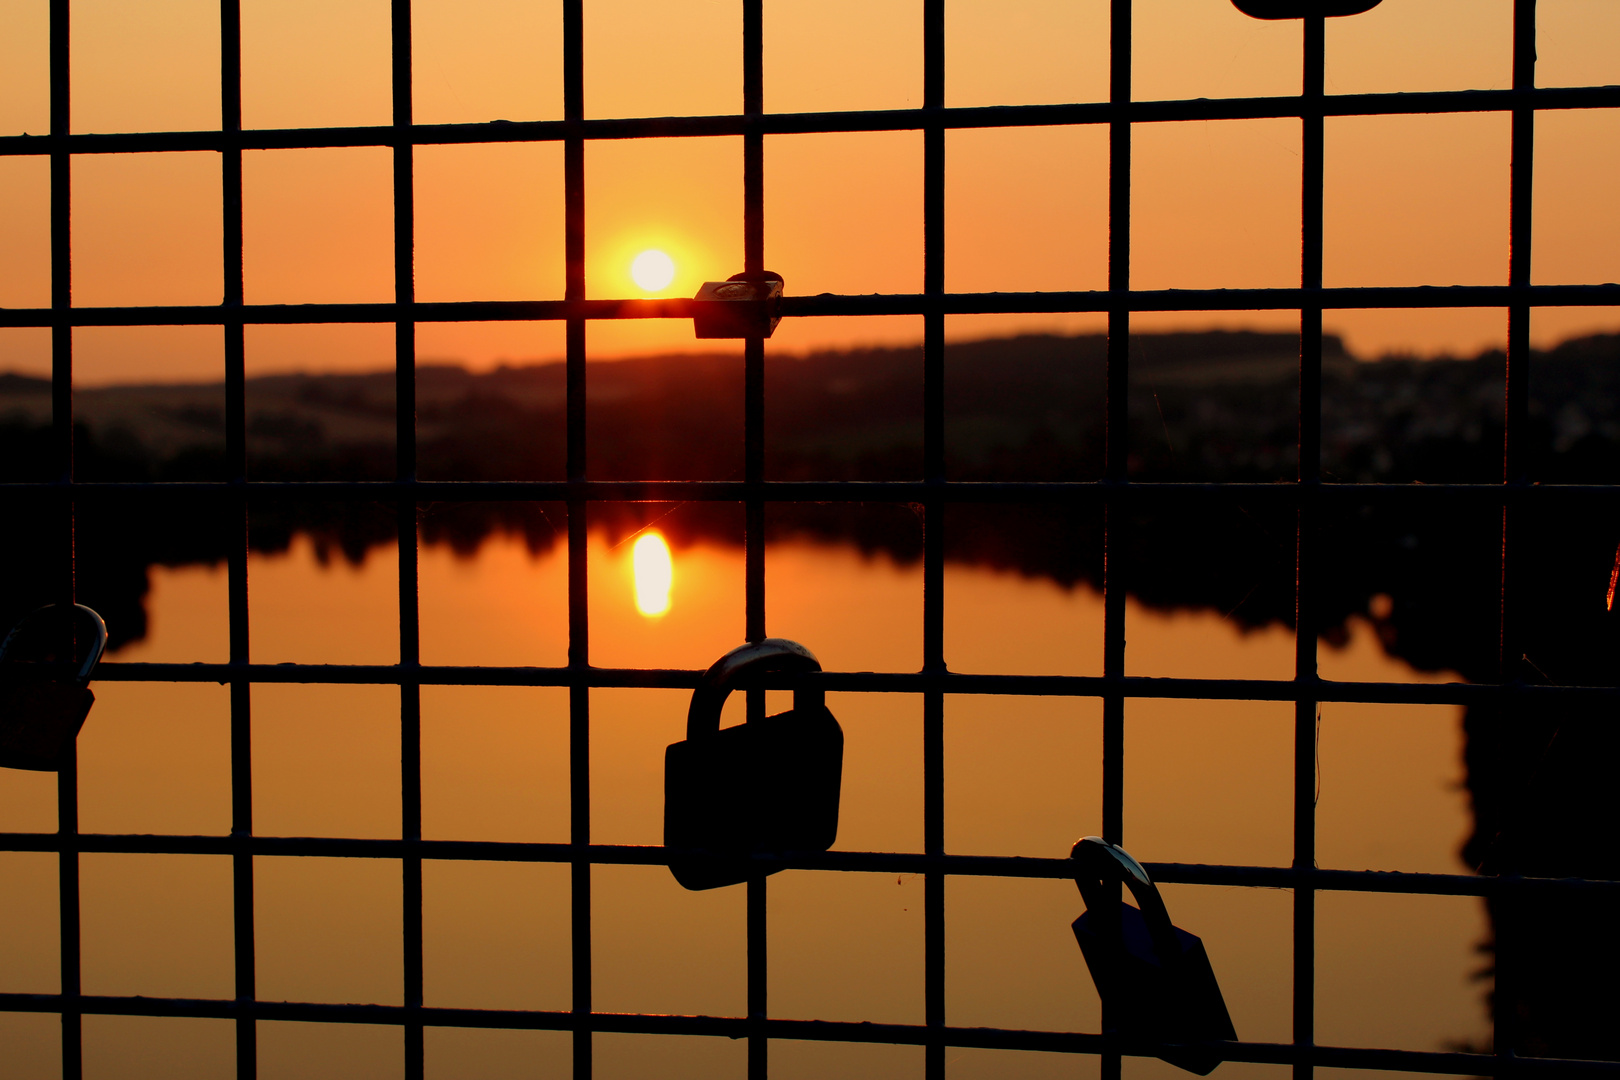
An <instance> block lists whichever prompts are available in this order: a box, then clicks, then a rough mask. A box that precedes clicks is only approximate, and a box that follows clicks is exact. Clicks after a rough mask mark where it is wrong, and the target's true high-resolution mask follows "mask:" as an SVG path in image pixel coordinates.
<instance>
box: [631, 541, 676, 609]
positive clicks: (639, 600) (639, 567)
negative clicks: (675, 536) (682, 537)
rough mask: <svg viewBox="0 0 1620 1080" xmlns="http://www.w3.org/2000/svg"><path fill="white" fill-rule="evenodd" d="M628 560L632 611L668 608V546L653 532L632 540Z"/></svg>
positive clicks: (672, 572)
mask: <svg viewBox="0 0 1620 1080" xmlns="http://www.w3.org/2000/svg"><path fill="white" fill-rule="evenodd" d="M631 561H632V563H633V565H634V567H635V575H636V610H637V611H639V612H641V613H642V614H643V615H662V614H664V613H665V612H666V611H668V610H669V587H670V584H671V583H672V582H673V581H674V578H675V567H674V564H673V563H672V562H671V560H670V557H669V545H668V544H667V543H665V542H664V538H663V537H662V536H661V535H659V534H658V533H656V532H650V533H647V534H646V535H645V536H643V537H642V538H641V539H639V540H637V541H636V546H635V551H634V556H633V558H632V560H631Z"/></svg>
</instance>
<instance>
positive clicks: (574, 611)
mask: <svg viewBox="0 0 1620 1080" xmlns="http://www.w3.org/2000/svg"><path fill="white" fill-rule="evenodd" d="M562 20H563V27H562V29H563V45H562V48H563V118H564V120H565V122H566V123H567V124H568V125H569V128H568V131H567V133H566V136H565V138H564V140H563V202H564V214H563V217H564V224H563V259H564V271H563V276H564V292H563V295H564V297H565V298H566V299H568V300H572V301H580V300H584V299H585V138H584V131H583V128H582V127H581V126H580V125H581V124H582V122H583V121H584V119H585V13H584V4H583V0H563V5H562ZM566 334H567V360H566V365H567V386H568V450H567V474H568V480H569V481H570V482H574V483H577V482H579V481H582V480H584V479H585V465H586V459H585V450H586V440H585V320H584V319H583V318H582V317H580V316H579V315H575V314H570V315H569V316H568V322H567V328H566ZM585 514H586V503H585V500H584V499H583V498H574V497H570V498H569V500H568V667H569V671H570V679H569V685H568V740H569V741H568V793H569V843H570V844H571V845H573V849H574V856H573V860H572V862H571V864H570V874H571V888H572V895H571V899H570V905H571V908H572V920H571V926H572V949H573V958H572V968H573V1014H574V1048H573V1062H574V1063H573V1071H574V1080H591V1072H592V1068H593V1064H592V1063H593V1060H594V1056H593V1054H592V1030H591V1009H592V1003H591V999H592V987H591V862H590V842H591V699H590V688H589V686H588V685H587V684H586V678H585V676H586V672H587V669H588V668H589V667H590V618H589V616H590V608H589V594H588V590H587V580H588V579H587V577H586V569H587V560H586V554H587V552H586V525H587V524H588V523H587V521H586V517H585Z"/></svg>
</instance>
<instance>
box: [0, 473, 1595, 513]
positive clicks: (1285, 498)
mask: <svg viewBox="0 0 1620 1080" xmlns="http://www.w3.org/2000/svg"><path fill="white" fill-rule="evenodd" d="M244 495H245V496H247V497H248V498H249V499H250V500H262V501H265V502H275V501H285V500H298V501H305V502H323V501H333V502H378V503H382V502H389V503H394V502H398V501H400V500H402V499H403V500H412V501H415V502H417V503H419V504H424V505H425V504H428V503H436V502H565V501H569V500H577V501H581V502H620V503H624V502H641V503H673V502H744V501H747V500H750V499H759V500H762V501H764V502H773V503H903V504H912V503H927V502H942V503H958V504H985V505H989V504H1006V503H1048V504H1052V505H1071V506H1073V505H1078V506H1086V505H1091V506H1103V505H1139V506H1158V505H1177V506H1184V505H1187V504H1189V503H1194V502H1199V501H1202V502H1235V503H1242V504H1244V505H1246V506H1287V507H1292V506H1297V505H1300V504H1302V503H1304V502H1307V501H1312V502H1316V503H1318V504H1320V505H1326V506H1336V507H1353V506H1363V505H1367V506H1370V505H1398V506H1411V505H1413V504H1439V503H1443V504H1445V505H1468V506H1491V507H1499V506H1549V505H1568V504H1577V505H1578V504H1586V503H1594V502H1595V503H1607V502H1609V501H1611V500H1613V499H1615V498H1616V497H1620V484H1523V483H1515V484H1421V483H1415V484H1317V483H1306V484H1297V483H1271V484H1262V483H1174V482H1170V483H1123V482H1114V481H1106V480H1103V481H1076V482H1061V481H1050V482H1048V481H1029V482H1005V481H1004V482H990V483H981V482H975V481H955V482H945V483H931V482H926V481H909V480H827V481H816V480H810V481H803V480H766V481H761V482H759V483H748V482H746V481H742V480H572V481H564V480H310V481H275V480H262V481H247V482H243V483H230V482H219V483H204V482H189V481H185V482H174V483H163V482H157V483H152V482H144V481H137V482H116V481H114V482H93V483H83V482H77V483H66V482H58V481H42V482H8V483H0V500H6V499H12V500H16V501H18V502H36V503H37V502H50V501H52V500H72V501H74V502H76V503H83V504H86V505H92V504H96V503H116V502H120V501H135V502H140V503H150V502H153V501H162V500H170V501H174V502H194V501H197V502H204V501H210V500H223V499H239V498H242V497H243V496H244Z"/></svg>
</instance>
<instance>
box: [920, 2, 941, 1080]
mask: <svg viewBox="0 0 1620 1080" xmlns="http://www.w3.org/2000/svg"><path fill="white" fill-rule="evenodd" d="M944 108H945V0H926V2H925V3H924V4H923V110H924V119H923V296H924V298H925V303H924V309H923V477H924V479H925V480H926V482H927V483H928V484H929V485H930V486H932V485H942V484H944V483H945V304H944V297H945V125H944V123H943V120H942V114H943V110H944ZM923 670H924V671H927V672H931V673H934V674H944V672H945V503H944V502H943V501H941V500H939V499H932V498H931V499H928V500H927V501H926V502H925V503H924V505H923ZM923 850H924V851H926V852H927V853H928V854H930V855H943V854H944V853H945V693H944V691H943V690H937V689H928V690H925V691H924V692H923ZM945 999H946V988H945V875H944V874H943V873H941V872H940V871H938V870H931V871H929V872H928V873H927V874H925V875H924V876H923V1016H924V1022H925V1023H926V1025H927V1027H928V1034H929V1039H928V1042H927V1043H926V1044H925V1048H924V1058H923V1069H924V1075H925V1076H926V1077H927V1078H928V1080H944V1077H945V1043H944V1030H945Z"/></svg>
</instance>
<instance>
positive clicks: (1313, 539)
mask: <svg viewBox="0 0 1620 1080" xmlns="http://www.w3.org/2000/svg"><path fill="white" fill-rule="evenodd" d="M1304 24H1305V25H1304V51H1305V55H1304V85H1303V86H1302V87H1301V91H1300V92H1301V95H1302V97H1303V102H1302V108H1301V135H1300V147H1301V149H1300V156H1301V159H1302V161H1301V166H1300V271H1299V275H1300V286H1301V288H1303V289H1305V290H1307V292H1309V291H1310V290H1315V289H1320V288H1321V287H1322V198H1323V196H1322V182H1323V172H1322V170H1323V146H1324V142H1323V140H1324V122H1323V118H1322V104H1323V101H1322V91H1323V79H1324V71H1325V62H1326V48H1327V44H1326V35H1327V30H1326V21H1325V20H1324V19H1323V18H1322V17H1321V16H1319V15H1318V16H1311V17H1308V18H1306V19H1305V20H1304ZM1321 463H1322V307H1321V304H1320V303H1313V302H1311V301H1309V300H1307V301H1306V302H1305V303H1304V304H1302V306H1301V308H1300V313H1299V471H1298V482H1299V484H1300V485H1301V486H1302V487H1303V488H1304V489H1305V490H1304V492H1303V495H1304V496H1305V497H1303V498H1302V499H1301V500H1300V505H1299V511H1298V517H1297V521H1296V529H1297V531H1296V533H1295V552H1294V557H1295V563H1294V680H1295V688H1296V690H1297V692H1298V693H1299V695H1300V696H1299V697H1297V698H1296V699H1295V701H1294V868H1295V869H1296V870H1299V871H1308V870H1312V869H1315V867H1316V724H1317V719H1316V710H1317V703H1316V700H1315V697H1314V695H1315V689H1314V687H1315V682H1316V626H1317V619H1316V593H1317V587H1316V578H1317V576H1318V574H1319V573H1320V568H1319V567H1318V565H1317V560H1316V547H1317V536H1318V530H1319V528H1320V521H1319V520H1318V517H1319V510H1318V507H1317V505H1316V500H1315V499H1314V498H1313V497H1312V495H1313V494H1314V492H1315V491H1316V490H1317V488H1318V487H1319V486H1320V484H1321V480H1322V469H1321ZM1293 978H1294V1001H1293V1013H1294V1024H1293V1037H1294V1045H1295V1046H1296V1047H1299V1048H1301V1049H1306V1048H1309V1047H1311V1046H1313V1045H1314V1044H1315V1042H1316V890H1315V887H1314V885H1313V884H1312V883H1311V882H1309V881H1306V880H1300V881H1296V882H1295V884H1294V970H1293ZM1314 1071H1315V1066H1314V1065H1313V1064H1312V1063H1311V1062H1310V1061H1308V1060H1304V1059H1301V1060H1297V1061H1296V1062H1295V1063H1294V1077H1295V1080H1310V1078H1311V1076H1312V1075H1313V1074H1314Z"/></svg>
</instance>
